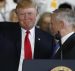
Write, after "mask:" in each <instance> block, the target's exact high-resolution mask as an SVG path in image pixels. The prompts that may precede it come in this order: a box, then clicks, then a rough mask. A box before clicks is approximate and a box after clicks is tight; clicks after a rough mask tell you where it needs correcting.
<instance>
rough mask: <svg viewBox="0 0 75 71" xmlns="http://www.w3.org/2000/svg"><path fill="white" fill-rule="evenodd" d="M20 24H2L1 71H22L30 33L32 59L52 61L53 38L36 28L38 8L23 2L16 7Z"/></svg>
mask: <svg viewBox="0 0 75 71" xmlns="http://www.w3.org/2000/svg"><path fill="white" fill-rule="evenodd" d="M16 13H17V15H18V19H19V23H17V24H12V23H4V24H3V23H1V24H0V28H1V30H0V57H1V58H0V70H1V71H22V63H23V60H24V59H25V58H26V57H24V56H25V54H24V48H25V47H24V45H25V44H24V38H25V36H26V31H30V34H29V40H30V44H31V50H32V59H50V58H51V54H52V43H53V37H52V36H51V35H49V34H48V33H46V32H43V31H40V30H39V29H38V28H36V27H35V20H36V15H37V11H36V6H35V5H34V4H33V3H32V2H31V1H24V0H23V1H21V2H20V3H18V5H17V7H16Z"/></svg>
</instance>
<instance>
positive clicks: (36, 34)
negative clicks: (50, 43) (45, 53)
mask: <svg viewBox="0 0 75 71" xmlns="http://www.w3.org/2000/svg"><path fill="white" fill-rule="evenodd" d="M39 42H40V32H39V30H38V29H37V28H35V46H34V58H35V59H36V58H39V47H40V43H39Z"/></svg>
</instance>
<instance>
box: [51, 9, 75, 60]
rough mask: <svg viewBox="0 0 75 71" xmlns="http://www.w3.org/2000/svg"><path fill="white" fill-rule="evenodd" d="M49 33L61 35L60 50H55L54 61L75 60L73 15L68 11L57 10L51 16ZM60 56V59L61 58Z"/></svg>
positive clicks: (74, 16) (74, 19)
mask: <svg viewBox="0 0 75 71" xmlns="http://www.w3.org/2000/svg"><path fill="white" fill-rule="evenodd" d="M51 21H52V24H51V25H50V29H51V32H52V33H53V35H54V36H55V35H56V34H57V33H58V32H59V33H60V34H61V45H62V46H61V48H60V47H59V48H57V49H56V53H55V55H54V59H61V58H62V59H75V32H74V28H75V13H74V12H73V11H72V10H69V9H63V10H61V9H60V10H57V12H54V13H53V14H52V16H51ZM61 56H62V57H61Z"/></svg>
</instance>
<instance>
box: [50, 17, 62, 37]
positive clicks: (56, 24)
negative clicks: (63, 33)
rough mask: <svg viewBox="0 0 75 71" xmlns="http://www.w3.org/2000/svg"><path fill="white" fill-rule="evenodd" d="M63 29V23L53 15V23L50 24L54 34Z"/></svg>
mask: <svg viewBox="0 0 75 71" xmlns="http://www.w3.org/2000/svg"><path fill="white" fill-rule="evenodd" d="M60 29H61V25H60V22H59V20H56V18H55V17H54V16H52V17H51V24H50V31H51V33H52V35H54V36H55V35H56V34H57V33H58V31H60Z"/></svg>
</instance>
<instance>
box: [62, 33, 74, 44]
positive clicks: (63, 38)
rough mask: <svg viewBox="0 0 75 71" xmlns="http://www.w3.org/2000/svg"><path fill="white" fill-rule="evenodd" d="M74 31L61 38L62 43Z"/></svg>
mask: <svg viewBox="0 0 75 71" xmlns="http://www.w3.org/2000/svg"><path fill="white" fill-rule="evenodd" d="M73 33H74V32H71V33H69V34H67V35H65V36H64V37H62V38H61V43H62V44H63V43H64V42H65V41H66V40H67V39H68V38H69V37H70V36H71V35H72V34H73Z"/></svg>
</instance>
